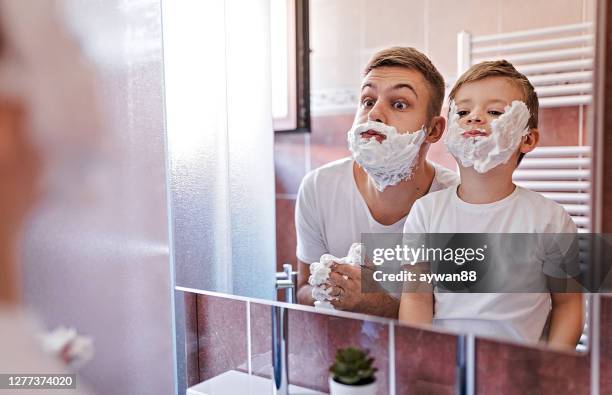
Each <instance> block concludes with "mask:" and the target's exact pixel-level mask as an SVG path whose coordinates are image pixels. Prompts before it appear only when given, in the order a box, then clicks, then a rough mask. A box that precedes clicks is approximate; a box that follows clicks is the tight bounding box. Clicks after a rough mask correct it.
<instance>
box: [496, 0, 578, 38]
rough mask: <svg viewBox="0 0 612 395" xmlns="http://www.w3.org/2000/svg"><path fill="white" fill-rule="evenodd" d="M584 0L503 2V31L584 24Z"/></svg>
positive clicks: (520, 0)
mask: <svg viewBox="0 0 612 395" xmlns="http://www.w3.org/2000/svg"><path fill="white" fill-rule="evenodd" d="M582 7H583V0H555V1H550V0H513V1H502V2H501V31H502V32H511V31H516V30H528V29H538V28H542V27H549V26H558V25H566V24H571V23H580V22H582Z"/></svg>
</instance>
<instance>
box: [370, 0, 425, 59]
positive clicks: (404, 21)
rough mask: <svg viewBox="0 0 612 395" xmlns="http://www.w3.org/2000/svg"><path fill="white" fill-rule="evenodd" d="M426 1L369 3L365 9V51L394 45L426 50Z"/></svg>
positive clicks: (383, 0) (389, 0)
mask: <svg viewBox="0 0 612 395" xmlns="http://www.w3.org/2000/svg"><path fill="white" fill-rule="evenodd" d="M425 3H426V0H411V1H405V0H381V1H366V2H364V5H363V32H364V48H363V49H364V51H365V52H366V53H369V54H371V53H374V52H375V51H377V50H379V49H382V48H385V47H389V46H394V45H399V46H409V47H415V48H417V49H419V50H424V49H425V20H424V19H425V18H424V17H425Z"/></svg>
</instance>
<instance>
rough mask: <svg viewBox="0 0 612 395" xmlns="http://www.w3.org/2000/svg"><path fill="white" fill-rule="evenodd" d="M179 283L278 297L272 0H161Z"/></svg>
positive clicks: (175, 247) (172, 205)
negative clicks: (271, 81) (276, 273)
mask: <svg viewBox="0 0 612 395" xmlns="http://www.w3.org/2000/svg"><path fill="white" fill-rule="evenodd" d="M163 12H164V57H165V82H166V111H167V127H168V158H169V167H170V171H169V177H170V179H169V187H170V202H171V207H170V211H171V216H172V233H173V239H174V240H173V242H174V267H175V279H176V285H177V286H184V287H189V288H197V289H203V290H208V291H216V292H224V293H231V294H236V295H242V296H251V297H260V298H267V299H272V298H274V295H275V289H274V284H275V274H274V271H275V259H276V253H275V225H274V224H275V221H274V165H273V156H272V155H273V128H272V116H271V94H270V63H269V53H270V48H269V45H270V44H269V13H270V9H269V2H268V1H249V2H242V1H237V0H227V1H208V2H205V3H204V2H189V3H187V2H169V1H168V2H164V3H163Z"/></svg>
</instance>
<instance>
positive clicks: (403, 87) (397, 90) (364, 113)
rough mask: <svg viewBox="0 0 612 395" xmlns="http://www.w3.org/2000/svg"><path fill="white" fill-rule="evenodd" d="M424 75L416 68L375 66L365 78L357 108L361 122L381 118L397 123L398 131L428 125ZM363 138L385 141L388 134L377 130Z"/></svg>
mask: <svg viewBox="0 0 612 395" xmlns="http://www.w3.org/2000/svg"><path fill="white" fill-rule="evenodd" d="M430 96H431V95H430V93H429V86H428V84H427V81H426V80H425V78H424V77H423V76H422V75H421V73H419V72H418V71H415V70H410V69H406V68H404V67H397V66H384V67H378V68H375V69H372V70H371V71H370V72H369V73H368V74H367V75H366V77H365V78H364V80H363V84H362V87H361V97H360V100H359V108H358V110H357V115H356V120H357V122H358V123H364V122H367V121H378V122H382V123H385V124H387V125H390V126H393V127H395V129H397V132H398V133H406V132H415V131H417V130H419V129H421V127H422V126H423V125H427V124H428V123H429V122H428V119H427V109H428V104H429V99H430ZM362 137H363V138H375V139H376V140H377V141H378V142H382V141H383V140H384V139H385V136H383V135H381V134H380V133H376V132H374V131H367V132H364V133H362Z"/></svg>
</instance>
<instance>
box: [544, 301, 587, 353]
mask: <svg viewBox="0 0 612 395" xmlns="http://www.w3.org/2000/svg"><path fill="white" fill-rule="evenodd" d="M551 298H552V311H551V317H550V330H549V333H548V344H549V345H550V346H551V347H557V348H575V347H576V344H577V343H578V340H579V339H580V335H581V334H582V317H583V306H584V304H583V299H582V294H580V293H552V294H551Z"/></svg>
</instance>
